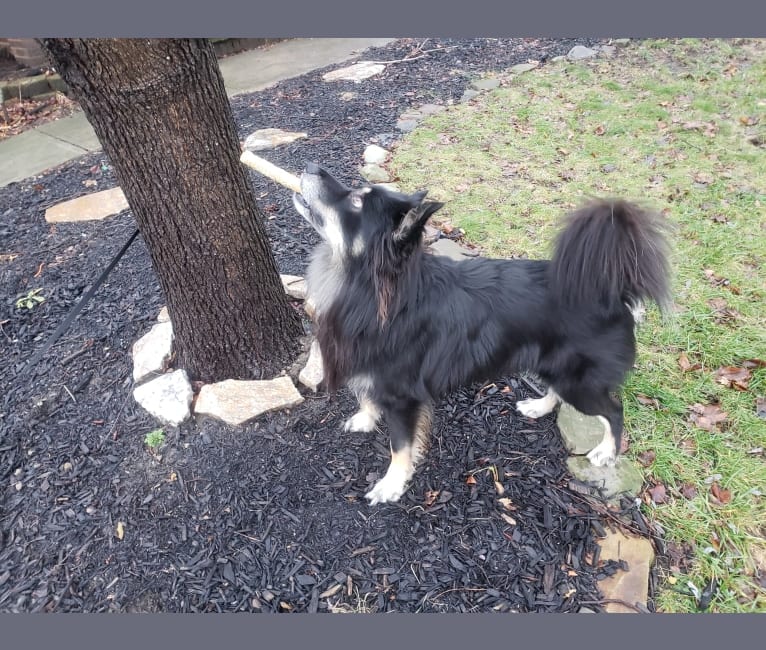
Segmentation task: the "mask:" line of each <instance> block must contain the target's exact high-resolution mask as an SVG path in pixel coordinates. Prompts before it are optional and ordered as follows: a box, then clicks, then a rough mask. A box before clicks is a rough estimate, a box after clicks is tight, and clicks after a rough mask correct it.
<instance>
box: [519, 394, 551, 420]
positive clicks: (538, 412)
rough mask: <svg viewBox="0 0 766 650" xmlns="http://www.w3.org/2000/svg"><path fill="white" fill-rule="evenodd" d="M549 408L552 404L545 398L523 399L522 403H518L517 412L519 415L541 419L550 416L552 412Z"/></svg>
mask: <svg viewBox="0 0 766 650" xmlns="http://www.w3.org/2000/svg"><path fill="white" fill-rule="evenodd" d="M549 406H550V404H549V402H548V400H546V399H545V398H542V399H523V400H521V401H520V402H516V410H517V411H518V412H519V413H521V414H522V415H525V416H526V417H528V418H534V419H537V418H541V417H543V415H548V413H550V412H551V410H552V409H550V408H549Z"/></svg>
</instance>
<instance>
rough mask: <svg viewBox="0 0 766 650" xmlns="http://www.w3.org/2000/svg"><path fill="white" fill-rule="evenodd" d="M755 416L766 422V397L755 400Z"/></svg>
mask: <svg viewBox="0 0 766 650" xmlns="http://www.w3.org/2000/svg"><path fill="white" fill-rule="evenodd" d="M755 414H756V415H757V416H758V417H759V418H761V419H762V420H766V397H757V398H756V400H755Z"/></svg>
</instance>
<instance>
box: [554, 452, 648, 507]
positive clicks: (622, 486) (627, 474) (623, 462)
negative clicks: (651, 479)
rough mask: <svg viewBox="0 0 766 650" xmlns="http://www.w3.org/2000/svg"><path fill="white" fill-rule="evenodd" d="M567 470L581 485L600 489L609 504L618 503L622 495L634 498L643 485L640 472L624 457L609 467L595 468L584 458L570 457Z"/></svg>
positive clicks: (620, 457) (618, 458) (619, 457)
mask: <svg viewBox="0 0 766 650" xmlns="http://www.w3.org/2000/svg"><path fill="white" fill-rule="evenodd" d="M567 468H568V469H569V471H570V472H571V473H572V474H573V475H574V476H575V477H576V478H577V479H578V480H580V481H582V482H583V483H593V484H594V485H596V486H597V487H599V488H601V489H602V494H603V495H604V498H605V499H606V500H607V501H609V502H610V503H619V500H620V495H622V494H630V495H631V496H635V495H636V494H638V492H639V491H640V490H641V486H642V485H643V483H644V477H643V476H641V472H640V471H639V470H638V468H637V467H636V466H635V465H634V464H633V462H632V461H631V460H630V459H628V458H626V457H625V456H618V457H617V462H616V463H615V464H614V465H613V466H611V467H596V466H595V465H592V464H591V462H590V461H589V460H588V459H587V458H586V457H585V456H570V457H569V458H568V459H567Z"/></svg>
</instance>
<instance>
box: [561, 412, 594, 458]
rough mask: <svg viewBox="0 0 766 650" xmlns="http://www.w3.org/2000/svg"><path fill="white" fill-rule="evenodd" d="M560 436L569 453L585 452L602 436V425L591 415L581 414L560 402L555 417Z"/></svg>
mask: <svg viewBox="0 0 766 650" xmlns="http://www.w3.org/2000/svg"><path fill="white" fill-rule="evenodd" d="M557 423H558V425H559V430H560V431H561V438H562V440H563V441H564V446H566V448H567V451H568V452H569V453H570V454H587V453H588V452H589V451H590V450H591V449H593V448H594V447H595V446H596V445H597V444H598V443H599V442H601V439H602V438H603V437H604V426H603V425H602V424H601V421H600V420H599V419H598V418H597V417H595V416H592V415H583V414H582V413H580V411H578V410H577V409H575V408H574V407H573V406H572V405H571V404H566V403H564V404H562V405H561V408H560V409H559V414H558V418H557Z"/></svg>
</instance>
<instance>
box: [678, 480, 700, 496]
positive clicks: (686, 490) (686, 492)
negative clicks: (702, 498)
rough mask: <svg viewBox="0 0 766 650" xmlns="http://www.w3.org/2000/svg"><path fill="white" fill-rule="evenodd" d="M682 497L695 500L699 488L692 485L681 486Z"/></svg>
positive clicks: (684, 484)
mask: <svg viewBox="0 0 766 650" xmlns="http://www.w3.org/2000/svg"><path fill="white" fill-rule="evenodd" d="M681 496H682V497H683V498H684V499H693V498H694V497H696V496H697V488H696V487H695V486H694V485H692V484H691V483H683V484H681Z"/></svg>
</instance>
